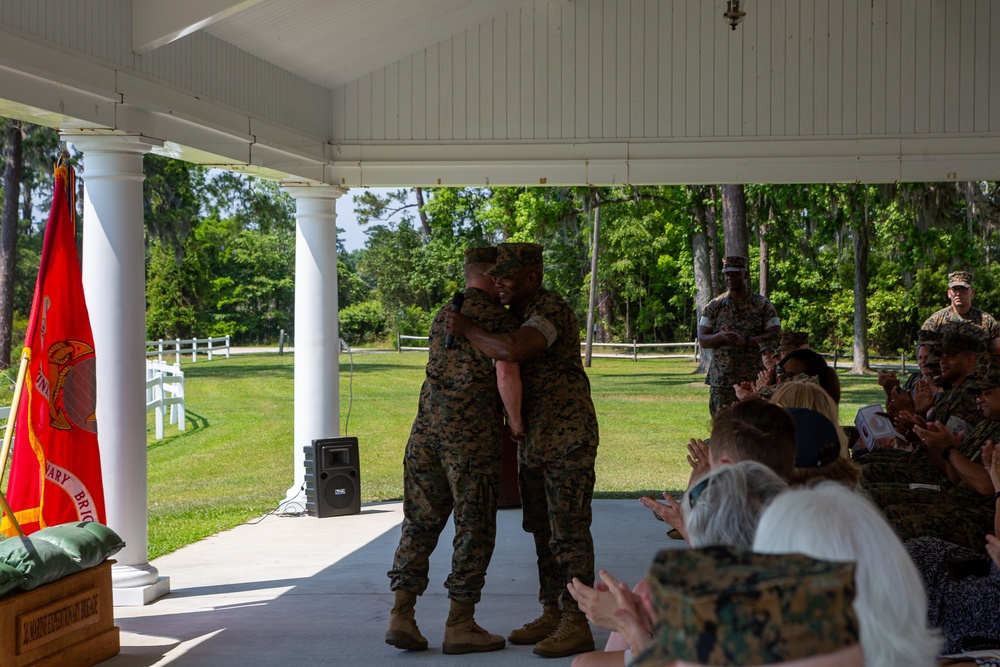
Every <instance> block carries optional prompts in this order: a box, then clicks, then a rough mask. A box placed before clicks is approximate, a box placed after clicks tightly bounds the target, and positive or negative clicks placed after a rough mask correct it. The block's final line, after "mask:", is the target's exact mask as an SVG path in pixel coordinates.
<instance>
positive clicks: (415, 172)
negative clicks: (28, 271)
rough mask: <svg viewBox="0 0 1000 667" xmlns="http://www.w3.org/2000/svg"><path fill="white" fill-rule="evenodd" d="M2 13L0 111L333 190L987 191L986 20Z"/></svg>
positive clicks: (838, 8) (707, 0)
mask: <svg viewBox="0 0 1000 667" xmlns="http://www.w3.org/2000/svg"><path fill="white" fill-rule="evenodd" d="M725 4H726V3H725V0H170V1H169V2H167V1H165V0H85V1H84V0H0V114H4V115H10V116H18V117H22V118H26V119H28V120H34V121H36V122H42V123H46V124H49V125H54V126H59V127H61V128H64V129H72V130H76V131H86V132H109V131H110V132H118V133H129V134H140V135H143V136H146V137H149V138H151V139H154V140H156V141H154V142H153V143H157V142H162V143H163V147H162V148H161V149H158V150H159V151H160V152H163V153H166V154H170V155H174V156H177V157H181V158H184V159H189V160H193V161H197V162H199V163H202V164H207V165H216V166H222V167H228V168H234V169H244V170H246V171H250V172H253V173H257V174H259V175H262V176H265V177H268V178H275V179H293V180H306V181H314V182H321V183H329V184H334V185H339V186H344V187H355V186H383V185H391V186H396V185H473V184H487V183H489V184H548V185H557V184H581V183H591V184H618V183H632V184H644V183H706V182H709V183H719V182H772V183H775V182H821V181H867V182H876V181H899V180H902V181H919V180H974V179H1000V0H838V1H837V2H829V0H746V3H745V4H746V11H747V17H746V20H745V21H744V23H743V24H742V25H740V26H739V27H738V28H737V29H736V30H735V31H733V30H730V29H729V27H728V26H727V25H726V24H725V22H724V21H723V19H722V12H723V10H724V8H725Z"/></svg>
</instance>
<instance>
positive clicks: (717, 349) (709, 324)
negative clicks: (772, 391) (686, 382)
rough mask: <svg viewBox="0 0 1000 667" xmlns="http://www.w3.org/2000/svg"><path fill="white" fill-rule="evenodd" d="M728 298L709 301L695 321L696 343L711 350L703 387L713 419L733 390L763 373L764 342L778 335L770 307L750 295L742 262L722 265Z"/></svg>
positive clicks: (778, 323)
mask: <svg viewBox="0 0 1000 667" xmlns="http://www.w3.org/2000/svg"><path fill="white" fill-rule="evenodd" d="M722 273H723V275H724V276H725V277H726V282H727V285H731V286H730V288H729V289H728V290H726V292H724V293H723V294H721V295H719V296H717V297H715V298H714V299H712V300H711V301H710V302H709V304H708V305H707V306H705V309H704V310H703V311H702V314H701V319H700V320H699V321H698V341H699V344H700V345H701V346H702V347H704V348H709V349H711V350H712V363H711V364H710V365H709V367H708V376H707V377H706V378H705V384H707V385H709V386H710V387H711V389H710V390H709V412H711V414H712V416H713V417H714V416H715V414H716V413H717V412H718V411H719V410H721V409H722V408H724V407H726V406H729V405H732V404H733V403H734V402H735V401H736V391H735V390H734V389H733V385H734V384H740V383H741V382H753V381H754V380H756V379H757V375H758V374H759V373H760V371H761V370H762V369H763V368H764V366H763V365H762V364H761V361H760V354H759V349H760V343H761V341H762V340H766V339H768V338H772V337H774V336H777V335H779V333H780V331H781V321H780V320H779V319H778V314H777V312H776V311H775V310H774V306H772V305H771V302H770V301H768V300H767V299H766V298H764V297H763V296H761V295H760V294H754V293H753V292H752V291H750V287H749V281H750V272H749V271H748V270H747V260H746V258H745V257H726V258H724V259H723V268H722Z"/></svg>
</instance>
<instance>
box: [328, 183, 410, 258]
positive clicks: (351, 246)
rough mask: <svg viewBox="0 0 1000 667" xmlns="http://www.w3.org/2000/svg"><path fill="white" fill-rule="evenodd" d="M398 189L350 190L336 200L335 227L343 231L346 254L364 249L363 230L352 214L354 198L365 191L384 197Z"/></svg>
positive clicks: (355, 216)
mask: <svg viewBox="0 0 1000 667" xmlns="http://www.w3.org/2000/svg"><path fill="white" fill-rule="evenodd" d="M399 189H400V188H351V189H350V190H349V191H348V193H347V194H346V195H344V196H343V197H341V198H340V199H338V200H337V227H338V228H340V229H343V230H344V236H343V241H344V247H345V248H347V251H348V252H351V251H352V250H359V249H361V248H364V247H365V241H367V240H368V237H367V236H365V231H364V228H362V227H361V226H360V225H359V224H358V216H357V214H356V213H355V212H354V197H355V196H356V195H360V194H361V193H362V192H364V191H365V190H368V191H370V192H373V193H375V194H377V195H384V194H386V193H387V192H394V191H396V190H399Z"/></svg>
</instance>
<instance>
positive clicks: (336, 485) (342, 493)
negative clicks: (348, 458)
mask: <svg viewBox="0 0 1000 667" xmlns="http://www.w3.org/2000/svg"><path fill="white" fill-rule="evenodd" d="M326 476H327V473H325V472H324V473H323V474H322V475H320V478H321V479H322V478H325V477H326ZM356 495H357V482H355V480H354V471H353V470H352V471H351V472H350V474H348V475H344V474H336V475H331V476H330V477H329V479H327V480H326V481H325V482H324V483H323V500H325V501H326V504H327V505H329V506H330V507H332V508H334V509H338V510H342V509H344V508H347V507H350V506H351V504H352V503H353V502H354V497H355V496H356Z"/></svg>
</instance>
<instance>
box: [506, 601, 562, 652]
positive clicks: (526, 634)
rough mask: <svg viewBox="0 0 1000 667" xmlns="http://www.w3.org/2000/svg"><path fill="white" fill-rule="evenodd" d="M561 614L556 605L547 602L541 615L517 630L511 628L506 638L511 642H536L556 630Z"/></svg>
mask: <svg viewBox="0 0 1000 667" xmlns="http://www.w3.org/2000/svg"><path fill="white" fill-rule="evenodd" d="M561 615H562V612H561V611H559V606H558V605H554V604H547V605H545V607H544V610H543V611H542V615H541V616H539V617H538V618H536V619H535V620H533V621H530V622H528V623H525V624H524V625H523V626H521V627H520V628H518V629H517V630H511V632H510V634H509V635H507V639H508V640H510V643H511V644H537V643H538V642H540V641H542V640H543V639H545V638H546V637H548V636H549V635H551V634H552V633H553V632H555V631H556V628H558V627H559V619H560V617H561Z"/></svg>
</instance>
